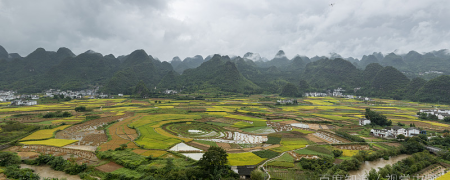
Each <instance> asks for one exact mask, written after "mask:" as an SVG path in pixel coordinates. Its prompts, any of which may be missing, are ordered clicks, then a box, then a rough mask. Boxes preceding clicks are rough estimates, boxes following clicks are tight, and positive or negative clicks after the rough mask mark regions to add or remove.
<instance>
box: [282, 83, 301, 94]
mask: <svg viewBox="0 0 450 180" xmlns="http://www.w3.org/2000/svg"><path fill="white" fill-rule="evenodd" d="M280 96H285V97H297V96H299V92H298V89H297V87H296V86H295V85H294V84H291V83H287V84H286V85H285V86H284V87H283V90H281V94H280ZM300 96H301V95H300Z"/></svg>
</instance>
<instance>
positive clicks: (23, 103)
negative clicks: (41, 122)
mask: <svg viewBox="0 0 450 180" xmlns="http://www.w3.org/2000/svg"><path fill="white" fill-rule="evenodd" d="M11 105H12V106H34V105H37V101H22V100H15V101H12V102H11Z"/></svg>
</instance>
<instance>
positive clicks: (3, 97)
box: [0, 91, 20, 102]
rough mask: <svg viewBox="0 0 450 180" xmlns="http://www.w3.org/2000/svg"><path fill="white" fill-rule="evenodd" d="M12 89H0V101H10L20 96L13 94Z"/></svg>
mask: <svg viewBox="0 0 450 180" xmlns="http://www.w3.org/2000/svg"><path fill="white" fill-rule="evenodd" d="M15 93H16V92H14V91H0V102H5V101H11V100H14V99H18V98H20V96H16V95H15Z"/></svg>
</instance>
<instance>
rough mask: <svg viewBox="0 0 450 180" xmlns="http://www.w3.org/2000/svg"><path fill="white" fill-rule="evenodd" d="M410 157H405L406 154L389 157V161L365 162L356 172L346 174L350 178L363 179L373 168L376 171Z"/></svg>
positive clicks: (381, 159)
mask: <svg viewBox="0 0 450 180" xmlns="http://www.w3.org/2000/svg"><path fill="white" fill-rule="evenodd" d="M409 156H411V155H406V154H401V155H398V156H393V157H390V158H389V160H384V159H383V158H380V159H378V160H375V161H365V162H364V163H363V164H361V166H360V167H359V170H357V171H349V172H348V173H349V174H350V176H356V177H358V178H359V177H365V174H366V173H369V171H370V170H371V169H372V168H374V169H375V170H377V171H378V168H379V167H384V166H386V165H388V164H389V165H393V164H395V163H396V162H398V161H401V160H403V159H406V158H407V157H409Z"/></svg>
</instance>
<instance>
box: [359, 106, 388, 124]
mask: <svg viewBox="0 0 450 180" xmlns="http://www.w3.org/2000/svg"><path fill="white" fill-rule="evenodd" d="M365 116H366V118H367V119H369V120H370V123H371V124H376V125H380V126H390V125H392V121H391V120H388V119H387V118H386V116H385V115H383V114H381V113H379V112H376V111H372V110H370V108H366V112H365Z"/></svg>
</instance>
